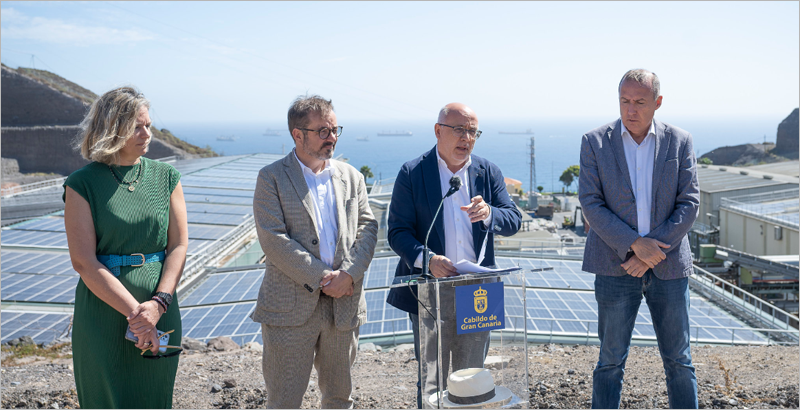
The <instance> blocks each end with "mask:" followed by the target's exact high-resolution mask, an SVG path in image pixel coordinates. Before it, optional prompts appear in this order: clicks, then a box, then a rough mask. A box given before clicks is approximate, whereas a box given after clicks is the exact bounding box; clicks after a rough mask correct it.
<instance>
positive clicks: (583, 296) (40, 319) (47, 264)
mask: <svg viewBox="0 0 800 410" xmlns="http://www.w3.org/2000/svg"><path fill="white" fill-rule="evenodd" d="M280 158H281V156H277V155H268V154H259V155H252V156H239V157H233V158H231V157H228V158H227V159H222V158H208V159H197V160H189V161H179V162H177V163H176V164H175V165H176V168H178V169H179V170H180V171H181V172H182V173H183V174H184V176H183V177H182V179H181V183H182V185H183V189H184V197H185V200H186V203H187V213H188V219H189V236H190V243H189V253H190V254H192V253H195V252H200V251H202V250H203V249H204V248H206V247H208V246H211V245H212V244H213V243H214V242H215V241H216V240H218V239H220V238H221V237H223V236H225V235H226V234H228V233H229V232H231V231H232V230H233V229H234V228H235V227H236V226H237V225H238V224H239V223H240V221H242V220H244V219H245V218H247V217H248V216H250V215H252V200H253V199H252V198H253V189H254V187H255V183H256V178H257V175H258V171H259V170H260V169H261V168H262V167H263V166H265V165H267V164H269V163H271V162H274V161H276V160H279V159H280ZM390 187H391V184H389V183H387V184H386V186H385V188H386V189H385V190H386V191H389V192H390V189H389V188H390ZM378 191H381V189H378ZM379 194H380V192H379ZM2 235H3V236H2V238H3V243H2V255H0V258H1V259H2V260H1V262H2V265H0V271H2V276H1V277H2V300H3V302H4V303H5V302H26V303H27V304H30V305H31V306H33V307H31V308H30V309H28V310H26V311H19V310H3V312H2V318H1V319H0V322H2V323H1V325H2V329H1V331H2V342H6V341H8V340H10V339H13V338H15V337H19V336H21V335H23V334H28V335H32V336H33V337H34V340H36V341H37V342H39V343H42V342H46V341H49V340H52V339H53V338H55V337H57V336H58V335H60V334H63V333H64V332H65V331H66V329H67V328H68V324H69V318H70V316H71V315H70V314H69V313H54V312H48V311H47V310H46V309H45V310H42V311H37V310H36V307H35V306H36V305H37V304H40V305H41V306H47V305H51V306H52V305H53V304H70V303H74V293H75V285H76V283H77V281H78V279H79V276H78V275H77V273H76V272H75V271H74V270H72V266H71V262H70V260H69V255H68V253H67V252H66V248H67V243H66V234H65V232H64V224H63V212H59V213H56V214H52V215H50V216H47V217H43V218H40V219H36V220H33V221H29V222H25V223H20V224H17V225H13V226H10V227H7V228H4V229H3V231H2ZM398 262H399V257H396V256H393V257H379V258H376V259H374V260H373V261H372V263H371V265H370V268H369V269H368V270H367V272H366V273H365V279H364V288H365V290H364V297H365V299H366V302H367V323H366V324H364V325H363V326H362V327H361V331H360V334H361V337H362V338H364V339H368V338H373V337H382V336H390V335H404V334H405V335H407V334H410V333H411V322H410V321H409V320H408V315H407V314H406V313H405V312H402V311H400V310H398V309H396V308H394V307H392V306H389V305H388V304H386V296H387V294H388V292H389V286H390V284H391V283H392V280H393V278H394V271H395V268H396V266H397V263H398ZM497 264H498V266H499V267H501V268H505V267H513V266H518V267H521V268H522V269H523V270H526V271H528V273H526V275H525V284H524V286H525V289H523V287H522V285H523V284H521V283H517V281H516V280H515V279H514V278H512V277H506V278H505V279H504V281H505V282H506V287H505V302H506V313H507V317H508V319H509V320H508V321H507V327H508V328H509V329H516V328H519V327H521V326H522V323H523V322H522V321H523V320H524V321H527V324H528V332H529V333H530V334H539V335H542V334H551V332H552V334H554V335H562V336H572V337H577V336H586V335H587V333H588V334H589V335H590V336H596V324H595V322H596V320H597V304H596V302H595V300H594V292H593V290H594V275H593V274H590V273H586V272H583V271H581V262H580V261H563V260H546V259H532V258H507V257H499V258H497ZM542 267H552V268H553V270H552V271H544V272H530V271H529V270H530V269H534V268H542ZM263 274H264V273H263V269H256V270H253V269H249V270H248V269H245V270H240V271H225V272H217V273H211V274H209V275H208V276H207V277H206V278H205V279H204V280H203V281H202V282H201V283H199V284H197V285H196V286H195V287H194V288H193V289H188V290H183V291H181V292H180V293H179V295H178V296H179V299H180V303H181V313H182V320H183V329H184V335H185V336H187V337H192V338H196V339H201V340H208V339H210V338H213V337H217V336H228V337H231V338H232V339H233V340H234V341H236V342H237V343H239V344H243V343H246V342H249V341H257V342H259V343H260V342H261V332H260V325H259V324H257V323H254V322H253V321H252V320H251V319H250V315H251V314H252V312H253V309H255V301H256V299H257V296H258V290H259V288H260V285H261V280H262V278H263ZM522 292H525V295H526V300H527V310H526V311H523V306H522ZM691 304H692V310H691V312H690V320H691V323H692V337H694V336H695V335H697V336H699V337H700V340H701V341H703V342H730V340H731V337H732V336H731V329H715V328H714V327H728V328H735V329H736V331H735V336H734V340H737V341H764V340H765V339H764V338H763V336H762V335H760V334H758V333H755V332H752V331H750V330H747V326H746V325H744V324H742V323H741V322H739V321H738V320H736V319H735V318H733V317H732V316H730V315H728V314H727V313H725V312H723V311H721V310H719V309H718V308H716V307H715V306H714V305H712V304H709V303H707V302H705V301H704V300H703V299H701V298H697V297H693V298H692V301H691ZM26 306H27V305H26ZM17 308H19V305H17ZM40 310H41V309H40ZM634 337H637V338H640V339H654V332H653V328H652V321H651V318H650V313H649V310H648V309H647V305H646V303H642V306H641V308H640V310H639V313H638V315H637V319H636V326H635V329H634Z"/></svg>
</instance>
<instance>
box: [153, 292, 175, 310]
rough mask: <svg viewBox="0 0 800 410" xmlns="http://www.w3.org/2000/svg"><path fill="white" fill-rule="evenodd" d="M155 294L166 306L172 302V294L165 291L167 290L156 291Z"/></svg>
mask: <svg viewBox="0 0 800 410" xmlns="http://www.w3.org/2000/svg"><path fill="white" fill-rule="evenodd" d="M155 296H158V297H160V298H161V300H163V301H164V304H166V305H167V307H169V305H171V304H172V295H170V294H169V293H167V292H157V293H156V294H155Z"/></svg>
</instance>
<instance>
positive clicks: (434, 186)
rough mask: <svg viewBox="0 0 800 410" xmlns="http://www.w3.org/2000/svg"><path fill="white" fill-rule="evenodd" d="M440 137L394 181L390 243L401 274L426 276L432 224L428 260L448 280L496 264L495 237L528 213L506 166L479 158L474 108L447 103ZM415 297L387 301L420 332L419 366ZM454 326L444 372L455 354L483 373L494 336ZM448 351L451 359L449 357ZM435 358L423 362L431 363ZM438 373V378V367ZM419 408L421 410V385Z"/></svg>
mask: <svg viewBox="0 0 800 410" xmlns="http://www.w3.org/2000/svg"><path fill="white" fill-rule="evenodd" d="M434 132H435V133H436V140H437V142H436V146H435V147H434V148H433V149H432V150H430V151H428V152H426V153H424V154H423V155H422V156H420V157H419V158H416V159H414V160H411V161H409V162H406V163H405V164H403V167H402V168H401V169H400V172H399V173H398V175H397V179H396V180H395V183H394V190H393V191H392V202H391V205H390V206H389V232H388V240H389V245H390V246H391V247H392V249H393V250H394V251H395V252H397V254H398V255H400V263H398V264H397V269H396V270H395V276H407V275H413V274H417V275H418V274H420V273H422V266H423V260H422V259H423V249H424V243H425V236H426V234H427V233H428V229H429V228H430V227H431V225H432V224H433V229H432V231H431V234H430V237H429V239H428V248H429V249H430V250H431V252H430V254H429V259H428V260H429V266H430V273H431V274H432V275H433V276H435V277H437V278H444V277H448V276H456V275H458V273H457V272H456V268H455V267H454V266H453V265H454V264H455V263H457V262H459V261H461V260H467V261H470V262H473V263H477V264H479V265H482V266H493V265H494V264H495V260H494V246H493V244H494V235H495V234H500V235H503V236H511V235H513V234H515V233H517V231H518V230H519V227H520V223H521V221H522V215H521V214H520V212H519V211H518V210H517V207H516V206H515V205H514V203H513V202H512V201H511V198H509V196H508V192H507V191H506V185H505V180H504V179H503V174H502V172H500V168H498V167H497V165H495V164H493V163H491V162H489V161H487V160H485V159H483V158H480V157H477V156H474V155H472V149H473V148H474V146H475V142H476V141H477V140H478V138H479V137H480V135H481V131H479V130H478V117H477V116H476V115H475V113H474V112H473V111H472V109H470V108H469V107H467V106H466V105H464V104H460V103H451V104H448V105H446V106H445V107H444V108H442V109H441V111H439V120H438V122H437V123H436V125H435V126H434ZM455 178H457V180H456V179H455ZM451 181H452V182H451ZM454 185H461V186H460V187H459V189H458V190H457V191H455V193H453V194H452V195H451V196H448V197H447V198H446V199H444V203H443V204H442V209H441V212H440V213H439V216H438V217H437V218H436V221H435V223H434V221H433V217H434V215H435V214H436V211H437V209H438V207H439V204H440V203H441V202H442V198H443V197H445V195H446V194H448V192H449V191H451V186H454ZM453 189H455V188H454V187H453ZM445 289H447V290H449V293H450V294H449V295H445V294H444V293H445V292H442V293H443V294H442V295H441V297H442V299H443V300H448V297H449V299H450V300H453V298H454V296H453V293H454V291H453V288H452V287H446V288H445ZM415 291H416V290H415ZM411 292H412V291H411V289H410V288H408V287H404V288H393V289H392V290H391V291H390V292H389V296H388V298H387V302H388V303H389V304H390V305H392V306H394V307H396V308H398V309H400V310H403V311H405V312H408V313H409V317H410V319H411V321H412V323H413V329H414V354H415V355H416V358H417V363H421V361H420V335H419V316H418V314H417V299H416V297H415V295H414V294H412V293H411ZM445 305H449V306H447V307H448V308H449V309H450V310H453V311H454V310H455V307H454V304H453V303H452V302H451V303H449V304H448V303H445V302H444V301H443V302H442V304H441V306H442V310H443V315H447V314H448V312H444V309H445ZM450 313H451V314H452V312H450ZM443 319H444V318H443ZM448 324H449V325H451V326H445V327H443V328H442V330H441V331H442V333H443V335H444V334H446V333H452V335H453V336H452V337H451V338H448V339H449V340H450V342H451V345H450V346H443V349H444V352H443V354H442V367H443V369H448V368H449V363H450V359H451V357H450V354H452V363H453V368H454V369H460V368H465V367H483V360H484V358H485V355H486V351H487V349H488V342H489V332H479V333H470V334H464V335H458V336H457V337H456V329H455V322H454V321H450V322H449V323H448ZM450 327H452V329H450ZM432 342H433V341H431V343H432ZM448 351H449V353H450V354H445V353H447V352H448ZM429 359H430V358H423V360H425V361H426V362H429ZM433 360H434V361H435V360H436V359H435V358H433ZM446 371H447V370H445V372H446ZM432 372H433V373H435V369H434V370H433V371H432ZM447 376H448V375H447V374H444V375H442V377H443V379H444V380H447ZM432 389H433V391H429V390H431V387H430V386H426V388H425V389H424V391H425V392H426V393H427V394H430V393H433V392H435V384H434V386H433V387H432ZM417 406H418V407H419V408H422V394H421V390H420V382H419V381H417Z"/></svg>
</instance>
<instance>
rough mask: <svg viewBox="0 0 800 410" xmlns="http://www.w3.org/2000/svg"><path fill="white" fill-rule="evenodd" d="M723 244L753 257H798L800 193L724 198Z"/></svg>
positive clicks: (721, 214) (721, 202)
mask: <svg viewBox="0 0 800 410" xmlns="http://www.w3.org/2000/svg"><path fill="white" fill-rule="evenodd" d="M719 220H720V222H719V244H720V245H722V246H725V247H728V248H732V249H736V250H739V251H742V252H747V253H750V254H753V255H761V256H764V255H796V254H797V253H798V246H800V242H799V241H798V228H799V226H798V222H800V189H798V187H797V186H795V187H794V188H793V189H787V190H781V191H773V192H768V193H759V194H750V195H744V196H736V197H730V198H722V199H721V200H720V207H719Z"/></svg>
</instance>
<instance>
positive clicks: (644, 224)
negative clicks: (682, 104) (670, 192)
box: [620, 121, 656, 236]
mask: <svg viewBox="0 0 800 410" xmlns="http://www.w3.org/2000/svg"><path fill="white" fill-rule="evenodd" d="M620 124H621V125H622V146H623V148H624V150H625V162H627V164H628V174H629V175H630V177H631V186H632V187H633V196H634V197H635V198H636V217H637V219H636V221H637V225H638V226H639V236H645V235H647V234H648V233H650V210H651V206H652V199H653V165H654V163H655V158H656V127H655V123H650V131H649V132H648V133H647V136H645V137H644V140H642V143H641V144H637V143H636V141H634V140H633V137H631V134H630V133H629V132H628V130H627V129H626V128H625V124H623V123H622V121H620Z"/></svg>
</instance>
